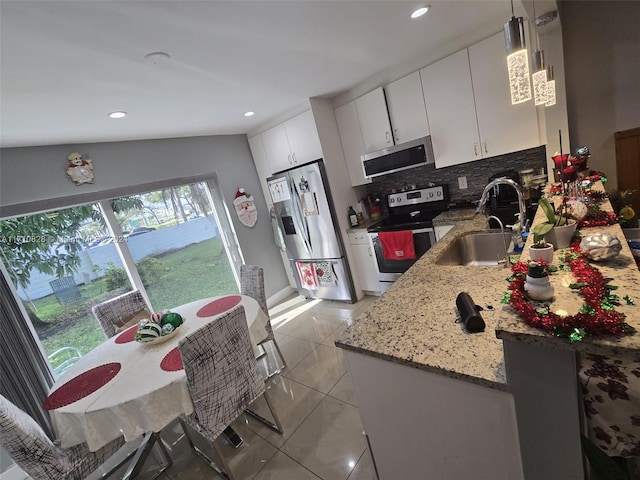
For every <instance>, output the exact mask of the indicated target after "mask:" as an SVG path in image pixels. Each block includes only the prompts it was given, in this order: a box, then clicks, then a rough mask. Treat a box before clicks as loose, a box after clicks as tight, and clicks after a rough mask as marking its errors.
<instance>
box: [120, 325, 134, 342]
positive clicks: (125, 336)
mask: <svg viewBox="0 0 640 480" xmlns="http://www.w3.org/2000/svg"><path fill="white" fill-rule="evenodd" d="M137 330H138V325H134V326H133V327H129V328H127V329H126V330H125V331H124V332H122V333H121V334H120V335H118V336H117V337H116V343H129V342H133V340H134V335H135V334H136V331H137Z"/></svg>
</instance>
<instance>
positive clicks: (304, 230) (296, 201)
mask: <svg viewBox="0 0 640 480" xmlns="http://www.w3.org/2000/svg"><path fill="white" fill-rule="evenodd" d="M291 202H292V204H293V209H292V210H293V212H294V218H295V220H296V223H298V225H299V226H300V228H299V229H298V231H299V232H300V236H301V237H302V240H303V241H304V246H305V248H306V249H307V252H308V253H309V254H310V253H311V238H310V236H309V225H308V224H307V221H306V219H305V218H304V214H303V212H302V205H301V204H300V196H299V195H298V190H297V189H296V186H295V183H294V182H293V180H291Z"/></svg>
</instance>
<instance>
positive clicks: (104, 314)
mask: <svg viewBox="0 0 640 480" xmlns="http://www.w3.org/2000/svg"><path fill="white" fill-rule="evenodd" d="M146 308H147V305H146V304H145V303H144V298H142V294H141V293H140V291H139V290H133V291H132V292H128V293H125V294H123V295H120V296H118V297H116V298H112V299H111V300H107V301H106V302H102V303H99V304H98V305H95V306H94V307H93V308H92V309H91V311H92V312H93V314H94V315H95V317H96V318H97V319H98V322H99V323H100V326H101V327H102V330H104V333H105V334H106V335H107V337H108V338H111V337H113V336H114V335H115V334H116V333H117V332H116V327H115V324H116V323H123V322H126V321H127V320H129V319H131V317H133V315H135V314H136V313H138V312H140V311H141V310H145V309H146Z"/></svg>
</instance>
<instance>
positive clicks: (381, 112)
mask: <svg viewBox="0 0 640 480" xmlns="http://www.w3.org/2000/svg"><path fill="white" fill-rule="evenodd" d="M356 110H357V112H358V120H359V122H360V131H361V132H362V141H363V143H364V149H365V152H367V153H370V152H375V151H376V150H380V149H382V148H386V147H390V146H392V145H393V136H392V134H391V123H390V122H389V113H388V112H387V102H386V100H385V98H384V91H383V90H382V87H380V88H376V89H375V90H373V91H372V92H369V93H367V94H366V95H363V96H362V97H359V98H357V99H356Z"/></svg>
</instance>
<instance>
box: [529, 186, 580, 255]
mask: <svg viewBox="0 0 640 480" xmlns="http://www.w3.org/2000/svg"><path fill="white" fill-rule="evenodd" d="M539 205H540V207H541V208H542V211H543V212H544V214H545V216H546V217H547V221H546V222H542V223H539V224H538V225H536V226H535V227H533V228H532V229H531V231H532V233H533V235H534V241H535V238H536V236H537V237H545V236H546V239H547V240H548V241H549V243H552V244H553V245H554V246H555V248H566V247H568V246H569V244H571V239H572V238H573V232H574V231H575V229H576V227H577V225H578V224H577V222H576V221H575V220H573V219H572V218H569V216H568V215H567V213H566V211H567V210H566V209H567V205H566V203H565V202H564V201H563V202H562V207H561V209H560V210H561V213H560V214H556V210H555V208H553V205H552V204H551V202H549V200H547V199H546V198H541V199H540V202H539Z"/></svg>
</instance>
